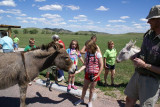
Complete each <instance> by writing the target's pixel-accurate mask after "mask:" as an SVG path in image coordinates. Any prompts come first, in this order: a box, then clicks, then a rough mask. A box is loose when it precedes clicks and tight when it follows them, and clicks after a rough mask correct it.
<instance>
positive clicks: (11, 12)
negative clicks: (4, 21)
mask: <svg viewBox="0 0 160 107" xmlns="http://www.w3.org/2000/svg"><path fill="white" fill-rule="evenodd" d="M0 13H9V14H14V15H18V16H26V14H23V13H21V10H18V9H7V10H6V11H4V10H1V9H0Z"/></svg>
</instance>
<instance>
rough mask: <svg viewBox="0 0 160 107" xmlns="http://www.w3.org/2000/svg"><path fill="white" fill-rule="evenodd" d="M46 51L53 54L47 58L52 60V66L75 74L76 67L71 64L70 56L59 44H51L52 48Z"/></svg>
mask: <svg viewBox="0 0 160 107" xmlns="http://www.w3.org/2000/svg"><path fill="white" fill-rule="evenodd" d="M48 51H50V52H53V53H52V54H51V55H50V57H48V60H51V59H52V60H51V64H52V65H55V66H57V67H58V68H59V69H62V70H64V71H67V72H69V73H75V69H76V66H75V65H74V64H73V63H72V61H71V59H70V56H69V55H68V53H67V52H66V50H65V49H64V48H63V47H62V46H61V45H60V44H58V43H54V44H52V47H50V48H48Z"/></svg>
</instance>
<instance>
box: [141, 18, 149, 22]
mask: <svg viewBox="0 0 160 107" xmlns="http://www.w3.org/2000/svg"><path fill="white" fill-rule="evenodd" d="M140 21H143V22H147V21H148V19H145V18H141V19H140Z"/></svg>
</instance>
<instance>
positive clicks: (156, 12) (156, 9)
mask: <svg viewBox="0 0 160 107" xmlns="http://www.w3.org/2000/svg"><path fill="white" fill-rule="evenodd" d="M152 18H160V5H155V6H153V7H152V8H151V10H150V12H149V14H148V16H147V17H146V19H152Z"/></svg>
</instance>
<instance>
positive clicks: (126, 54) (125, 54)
mask: <svg viewBox="0 0 160 107" xmlns="http://www.w3.org/2000/svg"><path fill="white" fill-rule="evenodd" d="M135 43H136V41H135V42H133V41H132V40H131V41H129V43H127V44H126V46H125V47H124V48H123V49H122V50H121V51H120V52H119V54H118V56H117V59H116V61H117V62H118V63H119V62H122V61H124V60H128V59H130V57H131V56H132V55H134V54H135V53H134V52H133V51H132V47H133V46H134V45H135Z"/></svg>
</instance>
